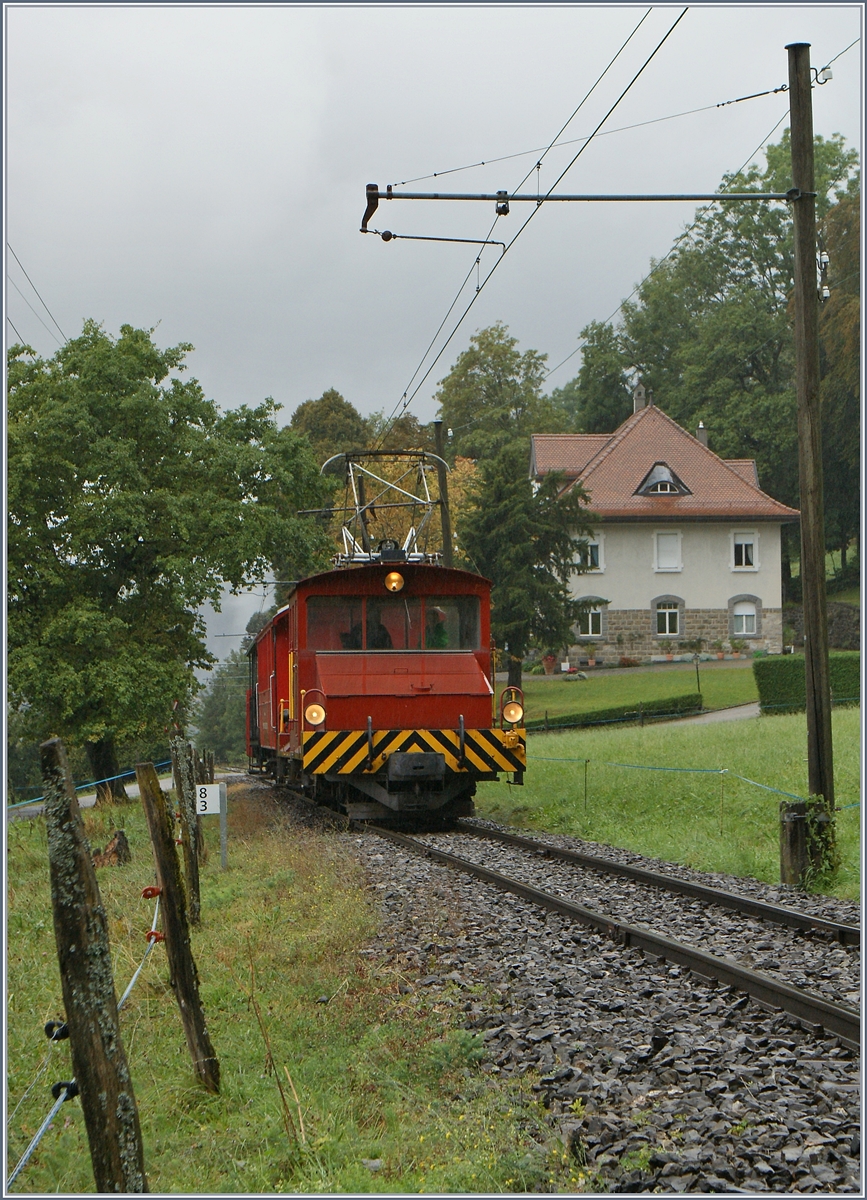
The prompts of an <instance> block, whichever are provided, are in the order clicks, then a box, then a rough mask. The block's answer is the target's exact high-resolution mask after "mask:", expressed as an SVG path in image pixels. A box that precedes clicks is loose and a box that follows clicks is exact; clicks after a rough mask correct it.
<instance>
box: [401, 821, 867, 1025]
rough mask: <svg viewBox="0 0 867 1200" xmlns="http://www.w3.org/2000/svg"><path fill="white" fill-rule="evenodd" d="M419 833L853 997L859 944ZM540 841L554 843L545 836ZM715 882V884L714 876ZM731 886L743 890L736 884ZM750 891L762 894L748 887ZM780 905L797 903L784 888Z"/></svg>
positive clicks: (583, 900)
mask: <svg viewBox="0 0 867 1200" xmlns="http://www.w3.org/2000/svg"><path fill="white" fill-rule="evenodd" d="M420 840H421V841H424V842H425V843H426V844H428V845H431V846H435V847H436V848H437V849H438V850H444V851H445V852H446V853H448V854H455V855H457V856H458V857H460V858H464V859H468V860H469V861H470V862H474V863H480V864H482V865H483V866H486V867H489V868H490V869H491V870H494V871H499V872H501V873H502V874H504V875H507V876H509V877H510V878H512V879H517V880H519V881H520V882H521V883H527V884H530V885H531V886H532V887H536V888H539V889H541V890H543V891H548V892H553V893H554V894H556V895H558V896H562V897H564V898H565V899H568V900H572V901H574V902H576V903H578V904H583V905H586V906H587V907H588V908H592V909H594V910H596V911H597V912H602V913H605V914H606V915H607V916H611V917H613V918H616V919H617V920H619V921H622V922H626V923H628V924H630V925H635V926H639V927H642V928H645V929H651V930H653V931H654V932H656V933H660V934H663V935H665V936H667V937H672V938H674V939H675V940H677V941H682V942H686V943H687V944H688V945H691V946H696V947H697V948H699V949H701V950H704V951H705V952H707V953H709V954H718V955H721V956H722V957H725V958H730V959H732V960H734V961H735V962H738V963H740V964H741V966H745V967H749V968H750V969H751V970H755V971H760V972H762V973H763V974H765V975H769V976H771V977H773V978H777V979H781V980H784V981H785V982H786V983H788V984H790V985H791V986H793V987H797V988H803V989H805V990H807V991H810V992H813V993H815V994H816V995H820V996H822V997H823V998H824V999H826V1000H830V1001H832V1002H834V1003H844V1004H848V1005H851V1006H852V1007H855V1008H857V1007H858V1005H859V1003H860V985H861V954H860V950H859V948H858V947H857V946H846V947H843V946H841V945H840V944H839V942H837V941H836V940H835V939H834V938H833V937H832V935H830V934H826V933H822V932H820V931H810V932H809V933H804V932H802V931H798V930H794V929H788V928H785V927H780V926H778V925H773V924H771V923H769V922H764V921H762V920H761V919H759V918H753V917H748V916H745V915H744V914H743V913H734V912H731V911H728V910H726V909H724V908H720V907H719V906H717V905H712V904H707V903H706V902H705V901H703V900H694V899H691V898H689V897H686V896H679V895H675V894H674V893H671V892H666V891H664V890H663V889H661V888H658V887H651V886H648V885H646V884H642V883H638V882H636V881H634V880H630V879H624V878H622V877H617V876H611V875H605V874H604V873H603V872H600V871H592V870H587V869H585V868H583V867H579V866H576V865H575V864H572V863H559V862H556V861H552V860H551V859H548V858H545V857H544V856H542V855H541V854H539V853H538V852H533V851H530V850H523V849H520V848H518V847H512V846H504V845H501V844H498V843H496V842H493V841H490V840H488V839H482V838H476V837H473V836H472V835H469V834H466V833H453V834H436V835H425V836H422V837H421V838H420ZM537 840H540V841H541V840H543V839H537ZM546 840H548V844H549V845H553V843H552V842H550V839H546ZM568 848H570V849H576V848H577V847H576V846H575V845H572V846H570V847H568ZM589 852H591V853H592V852H594V851H589ZM608 857H611V856H610V855H609V856H608ZM657 869H660V870H664V869H665V867H664V864H658V865H657ZM702 882H706V879H703V880H702ZM714 886H719V883H718V882H717V880H716V878H715V880H714ZM725 890H735V889H733V888H726V889H725ZM738 890H739V891H740V893H741V894H743V888H740V889H738ZM754 898H755V899H764V897H759V896H756V895H755V894H754ZM775 903H779V901H775ZM786 907H789V908H798V909H801V905H800V904H798V903H797V902H796V900H795V899H794V898H793V896H792V895H791V894H790V895H789V897H788V898H787V901H786ZM823 915H827V913H825V914H823ZM847 923H848V922H847ZM853 923H857V922H853Z"/></svg>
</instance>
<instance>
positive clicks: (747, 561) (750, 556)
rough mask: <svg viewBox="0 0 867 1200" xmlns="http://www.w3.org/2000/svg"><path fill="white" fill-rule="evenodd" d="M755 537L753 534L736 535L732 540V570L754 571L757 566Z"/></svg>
mask: <svg viewBox="0 0 867 1200" xmlns="http://www.w3.org/2000/svg"><path fill="white" fill-rule="evenodd" d="M757 541H758V539H757V537H756V535H755V534H754V533H736V534H735V535H734V539H733V551H734V559H733V561H734V569H735V570H736V571H755V570H756V569H757V567H758V565H759V560H758V554H757V549H758V546H757Z"/></svg>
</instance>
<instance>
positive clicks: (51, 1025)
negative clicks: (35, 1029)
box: [45, 1021, 69, 1042]
mask: <svg viewBox="0 0 867 1200" xmlns="http://www.w3.org/2000/svg"><path fill="white" fill-rule="evenodd" d="M45 1036H46V1037H47V1038H48V1040H49V1041H50V1042H62V1041H64V1040H65V1039H66V1038H68V1037H69V1026H68V1025H67V1024H66V1022H65V1021H48V1022H46V1025H45Z"/></svg>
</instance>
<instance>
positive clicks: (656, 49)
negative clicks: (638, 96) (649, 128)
mask: <svg viewBox="0 0 867 1200" xmlns="http://www.w3.org/2000/svg"><path fill="white" fill-rule="evenodd" d="M688 11H689V9H688V8H684V9H683V11H682V12H681V13H680V14H679V16H678V17H677V18H676V19H675V21H674V22H673V24H672V25H671V27H670V28H669V29H668V31H667V32H666V33H665V34H664V36H663V37H662V38H661V39H660V41H659V42H657V44H656V46H655V47H654V48H653V50H652V51H651V53H650V54H649V55H648V57H647V58H646V59H645V60H644V62H643V63H642V65H641V66H640V67H639V69H638V71H636V73H635V74H634V75H633V77H632V79H631V80H630V81H629V83H628V84H627V85H626V87H625V88H624V89H623V91H622V92H621V93H620V95H619V96H618V97H617V99H616V100H615V101H614V103H613V104H612V105H611V107H610V108H609V109H608V111H607V112H606V114H605V116H604V117H603V118H602V120H601V121H600V122H599V123H598V125H597V126H596V129H594V131H593V133H592V134H591V135H590V137H589V138H588V140H587V141H586V142H585V143H584V145H583V146H582V147H581V148H580V150H579V151H578V152H577V154H575V155H574V156H573V158H572V160H571V162H569V163H568V164H567V166H566V167H565V168H564V169H563V170H562V171H561V172H560V174H559V175H558V176H557V178H556V179H555V180H554V182H553V183H552V184H551V187H550V188H549V189H548V193H547V194H550V193H551V192H553V190H554V188H555V187H556V186H557V184H558V183H559V182H560V180H561V179H562V178H563V177H564V175H566V174H567V172H568V171H570V170H571V168H572V167H573V166H574V165H575V163H576V162H577V160H578V159H579V158H580V157H581V155H582V154H583V153H584V151H585V150H586V149H587V147H588V146H589V145H590V143H591V142H592V141H593V139H594V137H595V136H596V133H597V132H598V130H599V129H600V128H601V127H602V125H604V124H605V122H606V121H607V120H608V118H609V117H610V116H611V114H612V113H613V112H614V110H615V109H616V108H617V106H618V105H619V104H620V102H621V101H622V100H623V98H624V97H625V96H626V95H627V93H628V92H629V91H630V89H631V88H632V86H633V85H634V84H635V82H636V80H637V79H638V78H639V77H640V76H641V74H642V73H643V72H644V71H645V70H646V68H647V67H648V66H649V64H650V63H651V62H652V61H653V59H654V58H655V57H656V55H657V54H658V52H659V51H660V50H661V49H662V47H663V46H664V44H665V43H666V41H667V40H668V39H669V37H670V36H671V35H672V33H674V30H675V29H676V28H677V26H678V25H679V24H680V22H681V21H682V20H683V18H684V17H685V16H686V14H687V12H688ZM606 69H607V68H606ZM544 202H545V198H544V197H543V198H542V200H541V201H540V202H539V203H538V204H537V206H536V207H535V208H534V209H533V211H532V212H531V213H530V215H529V216H528V217H527V219H526V220H525V221H524V223H523V225H521V227H520V228H519V229H518V231H517V233H516V234H515V236H514V237H513V238H512V240H511V241H510V242H509V243H508V245H507V246H506V249H505V251H504V252H503V253H502V254H501V255H500V257H499V259H497V261H496V262H495V263H494V265H493V267H492V268H491V269H490V271H489V272H488V274H487V275H486V276H485V278H484V279H483V280H482V283H481V286H480V287H479V288H478V290H477V291H476V293H475V295H474V296H472V298H471V299H470V302H469V304H468V305H467V306H466V308H465V309H464V311H463V313H462V314H461V316H460V318H459V319H458V322H457V324H456V325H455V327H454V328H453V329H452V331H451V333H450V334H449V336H448V338H447V339H446V341H445V342H444V343H443V345H442V346H441V347H440V350H439V351H438V353H437V355H436V357H435V358H434V359H433V361H432V362H431V364H430V366H429V367H428V368H427V370H426V371H425V373H424V375H423V376H422V378H421V379H420V380H419V382H418V384H417V385H416V387H415V390H414V391H413V393H412V395H411V396H410V397H409V398H408V399H405V400H404V402H403V408H404V410H406V408H407V407H408V406H409V405H410V404H411V403H412V401H413V400H414V399H415V397H416V396H417V395H418V393H419V391H420V390H421V388H422V386H423V385H424V382H425V380H426V379H427V377H428V376H429V375H430V373H431V371H432V370H433V369H434V367H435V366H436V364H437V362H439V360H440V358H441V357H442V356H443V354H444V353H445V351H446V349H447V347H448V345H449V343H450V342H451V340H452V338H453V337H454V336H455V334H456V333H457V331H458V330H459V329H460V327H461V325H462V324H463V322H464V320H465V318H466V316H467V314H468V313H469V311H470V309H471V308H472V307H473V305H474V304H475V302H476V300H478V298H479V296H480V295H481V293H482V291H483V290H484V288H485V287H486V285H487V283H488V281H489V280H490V279H491V277H492V275H493V274H494V272H495V271H496V270H497V268H498V267H499V266H500V265H501V263H502V262H503V261H504V259H505V257H506V254H507V253H508V251H509V250H510V249H511V248H512V246H514V244H515V242H516V241H517V240H518V238H519V237H520V236H521V234H522V233H523V232H524V230H525V229H526V228H527V226H528V225H529V224H530V222H531V221H532V220H533V218H534V217H535V215H536V213H537V212H538V211H539V209H540V208H541V207H542V204H544ZM395 411H396V409H395ZM392 415H394V414H392ZM390 419H391V418H390Z"/></svg>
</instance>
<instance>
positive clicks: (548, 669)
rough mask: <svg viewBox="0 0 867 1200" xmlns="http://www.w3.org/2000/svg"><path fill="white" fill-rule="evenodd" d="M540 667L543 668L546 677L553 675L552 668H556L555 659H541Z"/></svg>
mask: <svg viewBox="0 0 867 1200" xmlns="http://www.w3.org/2000/svg"><path fill="white" fill-rule="evenodd" d="M542 666H543V667H544V668H545V674H546V675H553V674H554V668H555V667H556V666H557V660H556V658H543V659H542Z"/></svg>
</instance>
